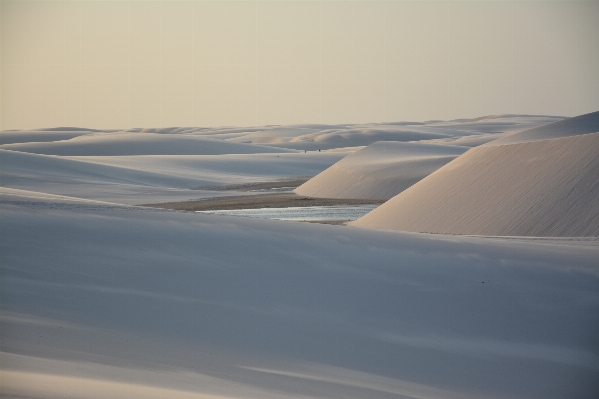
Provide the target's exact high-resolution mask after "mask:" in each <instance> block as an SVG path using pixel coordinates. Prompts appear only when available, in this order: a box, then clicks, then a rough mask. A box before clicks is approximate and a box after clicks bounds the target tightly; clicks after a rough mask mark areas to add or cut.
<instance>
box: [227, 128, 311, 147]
mask: <svg viewBox="0 0 599 399" xmlns="http://www.w3.org/2000/svg"><path fill="white" fill-rule="evenodd" d="M316 131H318V129H310V128H303V127H280V128H273V129H267V130H263V131H260V132H252V133H248V134H246V135H243V136H238V137H235V138H231V139H229V141H234V142H237V143H254V144H263V143H285V142H288V141H291V140H293V139H294V138H296V137H298V136H303V135H306V134H310V133H314V132H316Z"/></svg>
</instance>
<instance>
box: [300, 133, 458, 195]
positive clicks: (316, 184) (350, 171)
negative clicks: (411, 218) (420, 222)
mask: <svg viewBox="0 0 599 399" xmlns="http://www.w3.org/2000/svg"><path fill="white" fill-rule="evenodd" d="M466 150H467V148H465V147H457V146H444V145H434V144H419V143H401V142H390V141H379V142H377V143H375V144H371V145H369V146H368V147H366V148H363V149H361V150H359V151H356V152H354V153H352V154H351V155H348V156H347V157H345V158H343V159H342V160H341V161H339V162H337V163H336V164H334V165H332V166H331V167H330V168H328V169H326V170H325V171H323V172H322V173H320V174H318V175H317V176H315V177H313V178H312V179H310V180H309V181H307V182H306V183H304V184H303V185H301V186H300V187H298V188H297V189H295V192H296V193H297V194H299V195H305V196H310V197H319V198H362V199H365V198H375V199H380V198H385V199H389V198H392V197H394V196H395V195H397V194H399V193H400V192H402V191H403V190H405V189H406V188H408V187H410V186H411V185H413V184H414V183H416V182H418V181H420V180H421V179H423V178H424V177H426V176H428V175H429V174H431V173H432V172H434V171H435V170H437V169H439V168H440V167H441V166H443V165H445V164H446V163H448V162H449V161H451V160H453V159H454V158H455V157H457V156H458V155H460V154H462V153H464V152H466Z"/></svg>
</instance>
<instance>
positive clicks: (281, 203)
mask: <svg viewBox="0 0 599 399" xmlns="http://www.w3.org/2000/svg"><path fill="white" fill-rule="evenodd" d="M385 201H387V200H385V199H338V198H313V197H304V196H299V195H297V194H295V193H281V194H279V193H277V194H259V195H242V196H236V197H219V198H207V199H204V200H198V201H183V202H167V203H159V204H142V205H140V206H147V207H152V208H163V209H174V210H180V211H218V210H232V209H260V208H291V207H304V206H335V205H366V204H382V203H383V202H385Z"/></svg>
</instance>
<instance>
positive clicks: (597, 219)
mask: <svg viewBox="0 0 599 399" xmlns="http://www.w3.org/2000/svg"><path fill="white" fill-rule="evenodd" d="M597 154H599V134H587V135H581V136H573V137H566V138H560V139H552V140H543V141H535V142H530V143H521V144H512V145H503V146H489V147H486V146H482V147H477V148H473V149H471V150H470V151H468V152H467V153H466V154H464V155H462V156H460V157H459V158H457V159H455V160H454V161H453V162H451V163H449V164H447V165H445V166H444V167H443V168H441V169H439V170H438V171H436V172H435V173H433V174H431V175H430V176H428V177H427V178H425V179H423V180H422V181H420V182H419V183H417V184H415V185H414V186H412V187H411V188H409V189H408V190H406V191H404V192H402V193H401V194H399V195H398V196H396V197H394V198H392V199H391V200H389V201H388V202H386V203H385V204H383V205H381V206H380V207H378V208H377V209H375V210H374V211H372V212H370V213H369V214H367V215H365V216H364V217H362V218H360V219H358V220H357V221H355V222H353V223H351V224H352V225H354V226H360V227H368V228H377V229H391V230H403V231H417V232H428V233H441V234H477V235H497V236H597V235H599V184H598V183H597V182H598V181H599V157H598V156H597Z"/></svg>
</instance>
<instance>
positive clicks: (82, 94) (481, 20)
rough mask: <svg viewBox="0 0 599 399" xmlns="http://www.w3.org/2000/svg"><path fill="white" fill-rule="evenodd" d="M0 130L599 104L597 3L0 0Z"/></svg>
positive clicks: (567, 108)
mask: <svg viewBox="0 0 599 399" xmlns="http://www.w3.org/2000/svg"><path fill="white" fill-rule="evenodd" d="M0 13H1V18H0V19H1V21H0V22H1V52H0V57H1V71H0V72H1V86H0V89H1V119H0V128H1V129H4V130H8V129H32V128H42V127H58V126H79V127H87V128H100V129H102V128H103V129H111V128H123V129H124V128H133V127H166V126H256V125H273V124H309V123H314V124H318V123H321V124H336V123H368V122H392V121H426V120H433V119H441V120H447V119H456V118H472V117H478V116H483V115H489V114H506V113H510V114H541V115H562V116H575V115H579V114H584V113H588V112H593V111H597V110H599V73H598V71H599V2H598V1H240V2H235V1H211V2H210V1H1V2H0Z"/></svg>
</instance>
